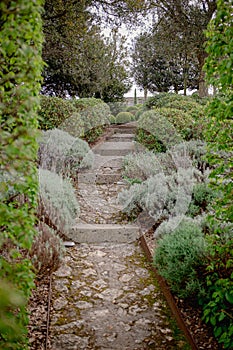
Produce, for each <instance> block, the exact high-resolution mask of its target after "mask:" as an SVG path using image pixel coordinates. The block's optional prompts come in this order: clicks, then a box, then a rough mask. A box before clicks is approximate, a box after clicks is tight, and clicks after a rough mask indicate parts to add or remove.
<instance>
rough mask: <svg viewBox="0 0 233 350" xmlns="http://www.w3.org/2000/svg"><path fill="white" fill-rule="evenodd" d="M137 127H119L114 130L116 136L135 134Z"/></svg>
mask: <svg viewBox="0 0 233 350" xmlns="http://www.w3.org/2000/svg"><path fill="white" fill-rule="evenodd" d="M136 129H137V128H136V127H121V128H120V127H118V128H114V129H113V130H114V134H135V132H136Z"/></svg>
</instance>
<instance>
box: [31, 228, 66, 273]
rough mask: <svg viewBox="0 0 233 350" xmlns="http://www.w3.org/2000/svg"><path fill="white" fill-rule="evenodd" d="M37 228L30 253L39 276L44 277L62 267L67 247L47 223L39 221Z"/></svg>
mask: <svg viewBox="0 0 233 350" xmlns="http://www.w3.org/2000/svg"><path fill="white" fill-rule="evenodd" d="M37 230H38V234H37V236H36V237H35V239H34V241H33V244H32V247H31V249H30V252H29V255H30V259H31V260H32V263H33V266H34V268H35V270H36V275H37V277H39V278H42V277H45V276H48V275H51V273H53V272H54V271H56V270H57V269H58V268H59V267H60V265H61V263H62V260H63V255H64V254H65V247H64V244H63V242H62V240H61V238H60V237H59V236H58V235H57V234H56V233H55V231H54V230H53V229H51V228H50V227H49V226H47V225H46V224H44V223H42V222H41V223H39V225H38V227H37Z"/></svg>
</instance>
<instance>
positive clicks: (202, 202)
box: [187, 182, 216, 217]
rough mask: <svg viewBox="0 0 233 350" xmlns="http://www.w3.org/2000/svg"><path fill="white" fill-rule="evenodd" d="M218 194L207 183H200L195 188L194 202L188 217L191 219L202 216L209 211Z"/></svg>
mask: <svg viewBox="0 0 233 350" xmlns="http://www.w3.org/2000/svg"><path fill="white" fill-rule="evenodd" d="M215 197H216V193H215V192H214V191H213V189H211V187H210V186H209V185H208V184H207V183H205V182H204V183H198V184H196V185H195V186H194V187H193V193H192V200H191V203H190V205H189V209H188V212H187V215H190V216H191V217H193V216H197V215H200V214H202V213H203V212H205V211H206V210H207V207H208V206H209V205H210V203H211V202H212V200H213V199H214V198H215Z"/></svg>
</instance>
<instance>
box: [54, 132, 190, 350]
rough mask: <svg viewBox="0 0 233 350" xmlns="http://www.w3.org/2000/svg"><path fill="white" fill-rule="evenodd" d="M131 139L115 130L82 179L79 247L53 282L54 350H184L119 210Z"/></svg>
mask: <svg viewBox="0 0 233 350" xmlns="http://www.w3.org/2000/svg"><path fill="white" fill-rule="evenodd" d="M133 138H134V130H133V129H127V130H126V129H124V128H119V129H117V130H115V133H114V134H113V135H112V136H111V137H110V138H108V139H106V141H105V142H103V143H102V144H100V145H98V146H96V147H95V148H94V153H95V155H96V157H95V164H94V166H93V169H92V170H91V171H90V170H89V171H88V172H84V173H82V174H80V175H79V182H78V186H79V188H78V197H79V202H80V207H81V215H80V218H79V221H78V222H77V226H76V227H75V228H73V230H72V232H71V234H70V239H72V241H74V242H75V243H76V245H75V246H74V247H70V248H67V253H66V256H65V259H64V264H63V265H62V267H61V268H60V269H59V270H58V271H57V272H56V273H55V274H54V276H53V281H52V309H51V315H50V320H51V322H50V349H52V350H61V349H62V350H80V349H92V350H97V349H108V350H113V349H116V350H120V349H122V350H134V349H138V350H139V349H140V350H143V349H157V350H162V349H166V350H169V349H189V347H188V346H187V344H186V342H185V341H184V339H183V338H182V337H181V336H177V327H176V324H175V321H173V320H172V317H171V314H170V311H169V309H168V307H167V305H166V303H165V301H164V298H163V295H162V294H161V292H160V290H159V287H158V285H157V284H156V281H155V279H154V277H153V275H152V274H151V272H150V268H149V264H148V263H147V262H146V260H145V258H144V255H143V253H142V251H141V249H140V247H139V246H138V243H137V239H138V236H139V230H138V228H137V227H136V226H134V225H131V224H129V223H128V222H127V221H126V220H125V219H124V217H122V213H121V208H120V207H119V205H118V203H117V195H118V193H119V191H120V190H121V189H122V188H123V187H125V186H126V184H125V183H124V181H123V180H122V178H121V166H122V165H121V164H122V157H123V156H124V155H125V154H127V153H129V152H132V151H134V150H135V144H134V142H133Z"/></svg>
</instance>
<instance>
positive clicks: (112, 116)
mask: <svg viewBox="0 0 233 350" xmlns="http://www.w3.org/2000/svg"><path fill="white" fill-rule="evenodd" d="M109 122H110V124H116V118H115V117H114V115H112V114H111V115H110V116H109Z"/></svg>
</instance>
